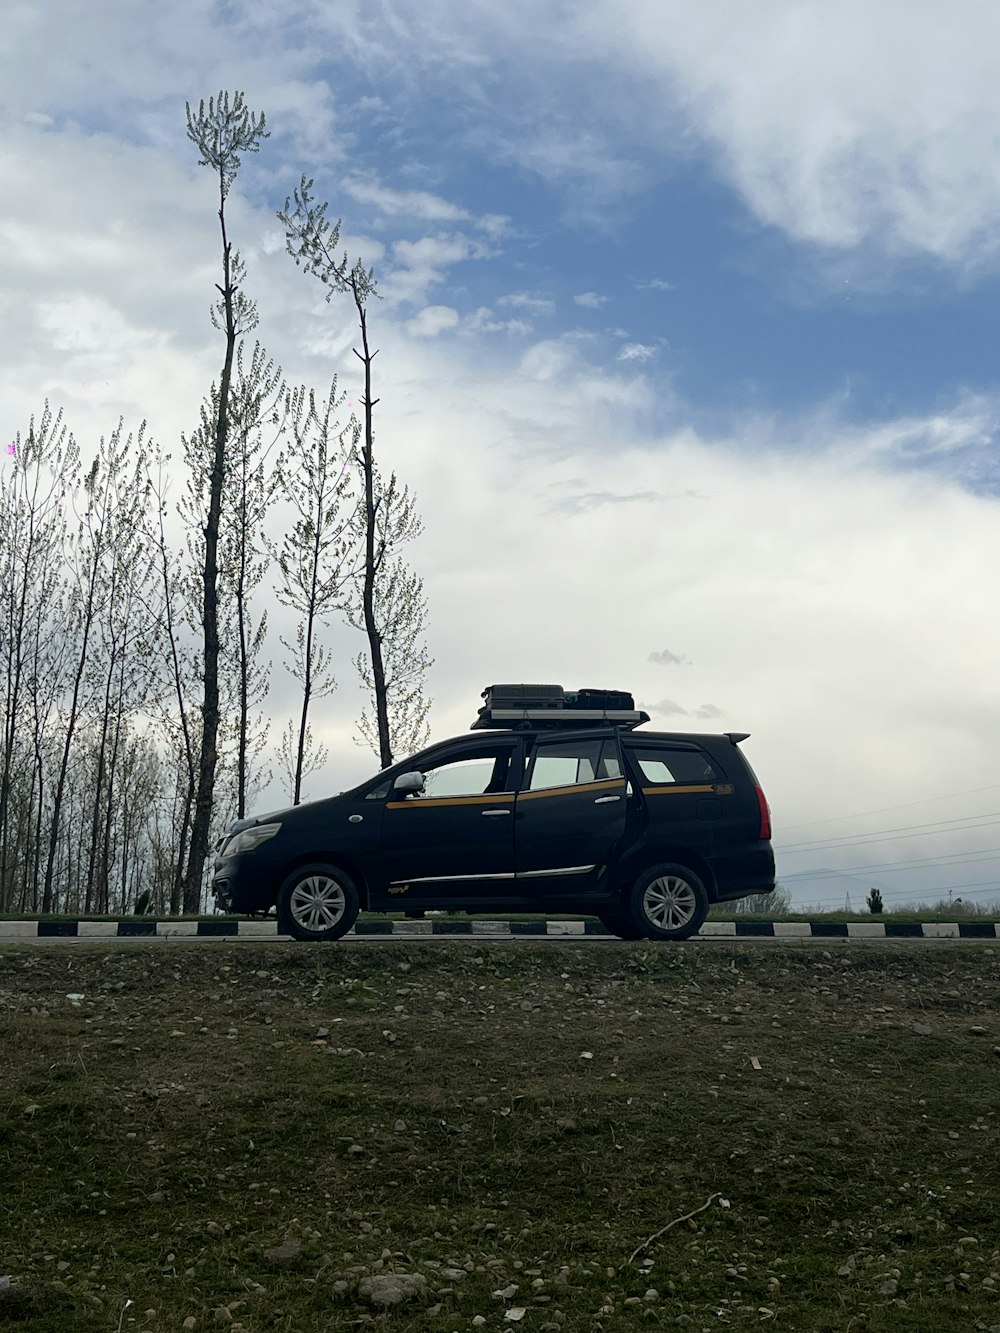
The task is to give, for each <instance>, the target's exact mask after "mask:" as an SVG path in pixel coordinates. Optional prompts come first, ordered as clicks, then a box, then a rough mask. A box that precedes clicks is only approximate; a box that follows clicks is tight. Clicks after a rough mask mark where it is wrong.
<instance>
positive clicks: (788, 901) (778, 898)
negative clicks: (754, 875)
mask: <svg viewBox="0 0 1000 1333" xmlns="http://www.w3.org/2000/svg"><path fill="white" fill-rule="evenodd" d="M719 906H720V907H725V909H726V914H727V915H728V914H729V913H730V912H732V913H733V915H734V916H785V915H786V914H787V913H788V912H789V910H790V909H791V906H792V895H791V894H790V893H789V892H788V890H787V889H783V888H782V887H781V885H780V884H778V885H777V886H776V887H775V888H773V889H772V890H771V892H770V893H752V894H751V895H750V897H749V898H737V899H736V901H735V902H732V903H720V904H719Z"/></svg>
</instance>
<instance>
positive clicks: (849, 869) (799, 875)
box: [780, 847, 1000, 880]
mask: <svg viewBox="0 0 1000 1333" xmlns="http://www.w3.org/2000/svg"><path fill="white" fill-rule="evenodd" d="M998 855H1000V847H984V848H983V849H982V850H981V851H975V852H959V853H958V854H957V855H955V856H951V857H949V856H947V854H946V853H945V854H943V855H942V856H919V857H914V858H912V859H911V860H909V861H889V862H888V863H887V864H885V865H879V864H877V863H876V864H875V865H872V864H868V865H861V866H837V867H836V868H833V867H830V868H828V869H826V870H793V871H791V872H790V873H789V874H786V875H782V876H780V878H781V879H783V880H789V879H822V878H823V877H824V876H826V875H849V874H853V873H855V872H856V871H859V870H860V871H864V872H866V873H872V872H874V873H876V874H879V875H888V874H892V873H893V872H895V871H899V870H912V869H913V867H914V866H922V865H928V866H929V864H930V863H931V862H937V864H936V865H934V866H933V867H932V868H933V869H934V870H943V869H944V868H945V867H946V866H950V865H969V864H971V863H972V862H974V861H991V860H993V859H994V858H995V857H996V856H998Z"/></svg>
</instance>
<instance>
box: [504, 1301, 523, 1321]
mask: <svg viewBox="0 0 1000 1333" xmlns="http://www.w3.org/2000/svg"><path fill="white" fill-rule="evenodd" d="M527 1313H528V1311H527V1310H526V1309H525V1308H524V1306H523V1305H512V1306H511V1308H510V1309H509V1310H505V1311H504V1314H503V1317H504V1319H509V1320H510V1322H511V1323H512V1324H517V1323H520V1321H521V1320H522V1319H523V1318H524V1316H525V1315H526V1314H527Z"/></svg>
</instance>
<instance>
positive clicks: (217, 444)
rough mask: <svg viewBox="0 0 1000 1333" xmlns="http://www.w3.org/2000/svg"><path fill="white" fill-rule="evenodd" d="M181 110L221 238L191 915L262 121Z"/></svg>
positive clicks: (248, 325)
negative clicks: (245, 242) (232, 210)
mask: <svg viewBox="0 0 1000 1333" xmlns="http://www.w3.org/2000/svg"><path fill="white" fill-rule="evenodd" d="M186 110H187V134H188V138H189V139H190V140H191V142H192V143H193V144H194V145H195V147H196V148H197V149H198V152H199V158H198V161H199V165H201V166H206V167H208V168H209V169H210V170H212V171H214V172H215V173H216V176H217V178H218V185H219V228H220V231H221V235H222V282H221V283H218V284H216V285H217V290H218V291H219V294H220V300H219V301H218V303H217V304H216V305H215V307H213V310H212V323H213V325H214V326H215V328H217V329H219V330H220V331H221V332H222V333H223V335H224V337H225V354H224V357H223V363H222V374H221V377H220V380H219V385H218V394H217V410H216V417H215V421H214V423H213V425H214V429H213V430H212V431H211V432H210V434H209V435H208V436H207V437H205V438H203V439H201V440H200V442H201V443H203V444H204V445H205V450H204V454H203V457H202V458H201V460H200V463H201V468H202V475H203V477H204V480H205V482H206V491H207V507H206V511H205V514H204V528H203V532H204V560H203V564H202V571H201V585H202V586H201V629H202V638H203V660H202V683H203V694H202V706H201V743H200V746H199V751H198V786H197V792H196V795H195V806H194V820H193V824H192V829H191V846H190V855H189V859H188V865H187V872H186V875H185V878H184V908H185V910H186V911H192V912H193V911H197V909H198V907H199V906H200V903H201V892H202V876H203V873H204V867H205V861H206V859H207V857H208V847H209V830H210V827H211V823H212V807H213V798H214V789H215V773H216V766H217V761H218V753H217V742H218V733H219V561H218V557H219V533H220V528H221V522H222V496H223V488H224V485H225V473H226V463H227V448H228V445H229V435H230V388H231V382H232V374H233V361H234V358H235V355H236V345H237V342H238V340H239V339H240V338H241V337H242V336H243V335H244V334H245V333H247V332H248V331H249V330H251V329H253V328H254V327H255V326H256V322H257V314H256V309H255V307H254V305H253V302H251V301H250V300H249V298H248V297H247V296H246V294H245V292H244V291H243V287H242V283H243V279H244V275H245V266H244V264H243V261H242V260H241V258H240V256H239V252H238V251H236V250H234V249H233V246H232V242H231V241H230V240H229V236H228V234H227V231H226V199H227V197H228V194H229V191H230V189H231V187H232V185H233V182H234V181H235V180H236V176H237V173H238V172H239V167H240V154H241V153H255V152H257V151H258V150H259V147H260V143H261V140H262V139H266V138H268V137H269V135H268V131H267V130H266V129H265V121H264V115H263V113H261V115H260V117H259V118H258V117H257V116H255V115H254V114H253V113H252V112H251V111H249V110H248V109H247V107H246V105H245V104H244V100H243V94H242V93H241V92H236V93H234V94H233V96H232V100H231V101H230V96H229V94H228V93H223V92H220V94H219V96H218V99H217V100H213V99H212V98H210V99H209V102H208V107H207V108H206V106H205V103H204V101H202V102H200V103H199V106H198V111H197V113H195V112H193V111H192V110H191V106H190V104H188V105H187V107H186Z"/></svg>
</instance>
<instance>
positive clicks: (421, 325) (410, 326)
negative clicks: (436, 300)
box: [403, 305, 458, 338]
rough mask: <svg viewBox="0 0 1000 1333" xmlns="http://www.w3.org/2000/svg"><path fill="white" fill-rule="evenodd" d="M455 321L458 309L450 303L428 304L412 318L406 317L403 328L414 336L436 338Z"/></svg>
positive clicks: (456, 320)
mask: <svg viewBox="0 0 1000 1333" xmlns="http://www.w3.org/2000/svg"><path fill="white" fill-rule="evenodd" d="M457 323H458V311H457V310H455V309H453V308H452V307H451V306H450V305H428V306H424V308H423V310H421V311H419V313H418V314H416V315H415V316H414V317H413V319H408V320H407V321H406V323H405V324H404V325H403V328H404V329H405V330H406V332H407V333H409V334H410V335H411V336H412V337H414V338H436V337H437V335H438V334H439V333H444V332H445V330H446V329H453V328H454V327H455V325H456V324H457Z"/></svg>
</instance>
